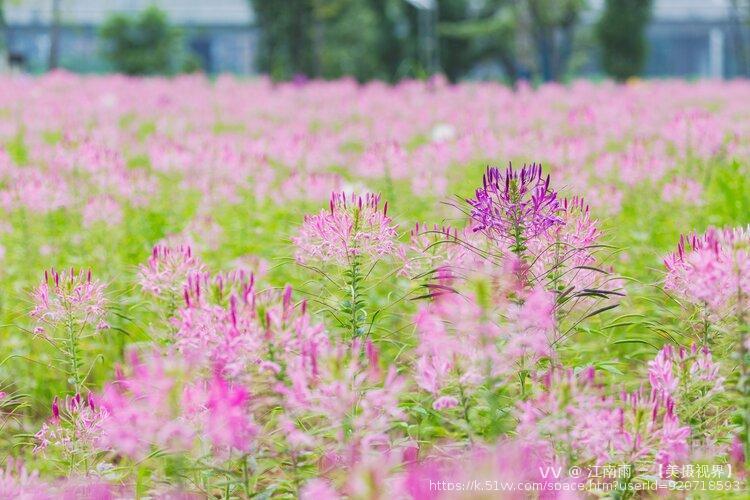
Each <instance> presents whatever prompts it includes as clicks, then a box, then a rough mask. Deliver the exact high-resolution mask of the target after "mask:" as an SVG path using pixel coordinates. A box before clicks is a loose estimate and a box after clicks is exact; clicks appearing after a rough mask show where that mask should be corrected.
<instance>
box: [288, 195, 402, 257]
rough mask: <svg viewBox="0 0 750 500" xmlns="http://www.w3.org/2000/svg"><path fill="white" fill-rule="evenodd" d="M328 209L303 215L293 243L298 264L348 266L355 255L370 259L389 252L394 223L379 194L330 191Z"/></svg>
mask: <svg viewBox="0 0 750 500" xmlns="http://www.w3.org/2000/svg"><path fill="white" fill-rule="evenodd" d="M329 205H330V207H329V210H322V211H321V212H320V213H319V214H318V215H308V216H305V220H304V222H303V223H302V227H300V229H299V233H298V234H297V236H295V237H294V238H293V242H294V244H295V245H296V247H297V252H296V254H295V255H296V258H297V260H298V261H300V262H302V263H307V262H313V263H314V262H322V263H336V264H339V265H348V264H350V261H351V259H352V258H354V257H355V256H360V255H362V256H367V257H371V258H374V259H377V258H380V257H385V256H389V255H391V254H393V252H394V250H395V246H396V245H395V239H396V226H395V225H394V224H393V221H392V220H391V218H390V217H388V203H387V202H386V203H385V204H384V205H383V207H382V208H381V207H380V196H379V195H376V194H370V193H367V194H365V195H364V196H359V195H355V194H350V195H347V194H346V193H333V194H332V195H331V200H330V203H329Z"/></svg>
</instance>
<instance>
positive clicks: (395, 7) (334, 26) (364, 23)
mask: <svg viewBox="0 0 750 500" xmlns="http://www.w3.org/2000/svg"><path fill="white" fill-rule="evenodd" d="M250 3H251V5H252V7H253V10H254V12H255V17H256V20H257V23H258V27H259V29H260V46H259V49H258V66H259V67H260V69H261V71H265V72H267V73H268V74H270V75H271V77H272V78H273V79H275V80H287V79H290V78H292V77H294V76H295V75H305V76H308V77H313V78H317V77H321V78H337V77H340V76H343V75H350V76H354V77H355V78H357V79H359V80H367V79H372V78H384V79H392V78H393V77H394V75H396V73H397V72H398V70H399V64H400V62H401V61H402V60H403V57H404V56H406V55H407V53H406V50H408V48H407V47H408V46H407V47H405V46H404V44H402V43H400V40H399V37H398V33H397V31H398V25H399V23H400V22H401V21H402V20H403V19H404V18H403V17H402V15H403V14H404V13H405V11H404V6H403V4H404V2H403V0H285V1H284V2H279V1H278V0H250Z"/></svg>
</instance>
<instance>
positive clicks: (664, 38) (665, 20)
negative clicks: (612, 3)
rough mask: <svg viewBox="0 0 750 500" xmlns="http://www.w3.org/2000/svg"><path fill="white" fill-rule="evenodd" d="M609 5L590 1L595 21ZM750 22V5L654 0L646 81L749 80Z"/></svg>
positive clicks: (741, 0)
mask: <svg viewBox="0 0 750 500" xmlns="http://www.w3.org/2000/svg"><path fill="white" fill-rule="evenodd" d="M603 4H604V0H590V5H591V11H590V12H589V13H588V14H589V15H588V16H587V20H588V21H589V22H594V21H595V19H597V18H598V15H599V13H600V12H601V9H602V7H603ZM749 21H750V1H749V0H654V11H653V18H652V21H651V24H650V25H649V27H648V30H647V38H648V46H649V54H648V58H647V62H646V68H645V76H647V77H701V78H731V77H735V76H738V75H742V74H744V75H748V70H749V69H750V68H748V64H750V61H748V60H747V57H748V54H747V49H748V47H750V25H749V24H748V22H749ZM594 59H595V57H594Z"/></svg>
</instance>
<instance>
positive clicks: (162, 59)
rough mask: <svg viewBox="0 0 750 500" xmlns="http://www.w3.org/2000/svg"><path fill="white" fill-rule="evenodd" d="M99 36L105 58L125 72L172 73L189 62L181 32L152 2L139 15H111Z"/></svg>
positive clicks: (146, 73) (178, 70)
mask: <svg viewBox="0 0 750 500" xmlns="http://www.w3.org/2000/svg"><path fill="white" fill-rule="evenodd" d="M100 36H101V38H102V42H103V53H104V56H105V58H106V59H107V60H108V61H109V63H110V64H111V65H112V66H113V67H114V68H115V69H116V70H117V71H119V72H122V73H125V74H127V75H155V74H168V75H171V74H175V73H178V72H180V71H181V70H182V69H183V67H184V66H185V65H187V64H190V62H191V60H190V59H189V58H186V57H185V54H184V53H183V50H182V34H181V32H180V31H179V30H178V29H177V28H175V27H173V26H171V25H170V23H169V20H168V19H167V16H166V14H165V13H164V12H162V11H161V10H159V9H158V8H156V7H154V6H151V7H149V8H148V9H146V10H144V11H143V12H142V13H141V14H140V15H139V16H138V17H128V16H125V15H122V14H114V15H112V16H111V17H110V18H109V19H107V21H106V22H105V23H104V25H103V26H102V28H101V33H100Z"/></svg>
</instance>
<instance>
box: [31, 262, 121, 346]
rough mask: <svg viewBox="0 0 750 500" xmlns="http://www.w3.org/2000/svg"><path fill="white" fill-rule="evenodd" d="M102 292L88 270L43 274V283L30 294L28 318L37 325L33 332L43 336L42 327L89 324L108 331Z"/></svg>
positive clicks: (101, 288)
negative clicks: (31, 305) (35, 321)
mask: <svg viewBox="0 0 750 500" xmlns="http://www.w3.org/2000/svg"><path fill="white" fill-rule="evenodd" d="M104 291H105V286H104V284H103V283H101V282H100V281H98V280H95V279H93V278H92V276H91V270H90V269H89V270H87V271H84V270H80V271H76V270H75V269H73V268H70V269H68V270H64V271H62V272H58V271H56V270H55V269H50V270H49V271H45V272H44V278H43V279H42V282H41V283H40V284H39V286H38V287H37V288H36V289H35V290H34V291H33V292H32V298H33V300H34V309H33V310H32V311H31V313H30V315H31V317H32V318H34V319H35V320H37V322H38V325H37V328H36V329H35V332H36V333H44V332H45V331H46V328H45V327H51V326H54V325H58V324H68V325H70V326H71V327H72V326H76V327H81V326H83V325H86V324H89V325H94V326H95V327H96V329H98V330H103V329H106V328H108V325H107V322H106V321H105V317H106V314H107V309H106V305H107V299H106V297H105V296H104Z"/></svg>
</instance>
